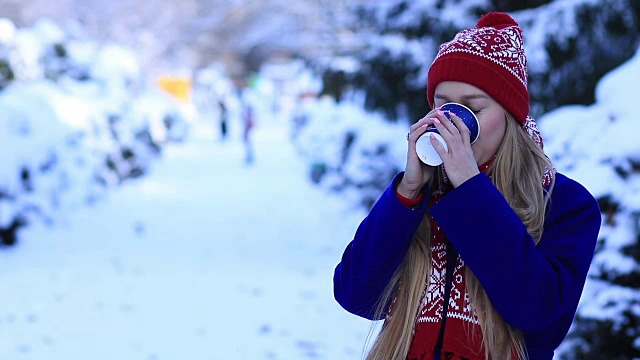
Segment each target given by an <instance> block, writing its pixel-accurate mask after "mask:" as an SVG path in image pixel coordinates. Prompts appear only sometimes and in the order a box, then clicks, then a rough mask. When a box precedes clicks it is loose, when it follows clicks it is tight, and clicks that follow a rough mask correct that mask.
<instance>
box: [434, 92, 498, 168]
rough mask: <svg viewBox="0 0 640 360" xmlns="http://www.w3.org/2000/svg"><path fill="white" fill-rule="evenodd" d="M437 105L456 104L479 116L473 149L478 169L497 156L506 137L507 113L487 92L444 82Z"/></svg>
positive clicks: (435, 99) (436, 100)
mask: <svg viewBox="0 0 640 360" xmlns="http://www.w3.org/2000/svg"><path fill="white" fill-rule="evenodd" d="M434 102H435V106H436V107H440V106H442V105H444V104H446V103H448V102H457V103H459V104H462V105H465V106H466V107H468V108H469V109H471V110H472V111H473V112H474V113H475V114H476V116H477V117H478V121H479V122H480V137H478V140H477V141H476V142H475V143H474V144H472V145H471V149H472V150H473V156H474V157H475V159H476V163H477V164H478V166H480V165H482V164H484V163H485V162H487V161H488V160H489V159H491V157H493V155H495V154H496V152H497V151H498V148H499V147H500V144H501V143H502V139H503V138H504V132H505V129H506V118H505V113H506V112H505V110H504V108H503V107H502V106H500V104H498V103H497V102H496V101H495V100H493V99H492V98H491V97H489V95H487V93H485V92H484V91H482V90H480V89H478V88H477V87H475V86H473V85H470V84H467V83H463V82H458V81H443V82H441V83H439V84H438V86H436V91H435V96H434Z"/></svg>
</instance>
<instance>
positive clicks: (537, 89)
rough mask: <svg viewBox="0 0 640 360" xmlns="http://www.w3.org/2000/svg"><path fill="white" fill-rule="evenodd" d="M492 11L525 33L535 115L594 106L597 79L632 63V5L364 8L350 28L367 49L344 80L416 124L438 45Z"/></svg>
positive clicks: (451, 0) (441, 3)
mask: <svg viewBox="0 0 640 360" xmlns="http://www.w3.org/2000/svg"><path fill="white" fill-rule="evenodd" d="M514 4H516V5H514ZM514 10H518V11H514ZM489 11H512V12H511V14H512V15H513V17H514V18H515V19H516V20H517V21H518V22H519V23H520V25H521V27H522V28H523V30H524V34H525V48H526V51H527V53H528V57H529V69H530V78H529V91H530V93H531V101H532V111H533V114H534V115H540V114H542V113H544V112H546V111H549V110H552V109H554V108H556V107H558V106H561V105H564V104H590V103H592V102H593V101H594V95H593V93H594V88H595V84H596V82H597V81H598V79H599V78H600V77H602V76H603V75H604V74H605V73H606V72H608V71H610V70H611V69H613V68H615V67H616V66H617V65H620V64H621V63H622V62H624V61H625V60H627V59H629V58H630V57H631V55H632V54H633V49H635V48H636V46H637V44H638V43H639V41H640V3H639V2H638V1H634V0H614V1H610V0H595V1H594V0H579V1H571V2H567V1H527V2H505V1H489V0H474V1H460V0H421V1H406V0H393V1H385V2H383V3H377V2H376V3H368V4H365V5H362V6H360V7H357V13H358V14H359V17H358V19H359V21H358V22H356V23H354V25H353V27H354V29H357V31H358V32H360V33H361V34H362V36H363V37H364V40H363V42H364V43H365V44H367V45H368V46H366V47H364V48H363V49H362V51H360V52H358V53H357V54H355V56H357V57H358V58H359V59H360V61H361V63H362V66H361V68H360V70H359V71H357V72H356V73H354V74H349V75H350V76H347V77H346V78H345V79H344V81H345V82H348V83H352V84H355V85H356V87H358V88H359V89H362V90H363V91H365V93H366V106H367V108H369V109H379V110H383V111H384V112H385V113H386V114H387V117H388V118H389V119H390V120H391V121H394V120H396V119H398V118H400V119H405V120H408V121H410V122H413V121H415V119H418V118H420V117H421V115H423V114H424V113H425V112H426V110H427V109H428V105H427V103H426V99H425V96H424V91H425V89H426V83H427V80H428V79H427V71H428V68H429V66H430V64H431V62H432V61H433V58H434V57H435V54H436V52H437V47H438V45H439V44H441V43H442V42H444V41H448V40H450V39H451V38H453V36H454V35H455V33H456V32H457V31H459V30H460V29H463V28H469V27H473V26H475V23H476V21H477V19H478V17H479V16H480V15H481V14H483V13H486V12H489ZM351 55H354V54H351ZM326 71H327V72H329V73H331V72H335V71H333V70H332V69H331V67H330V66H328V67H327V70H326ZM327 78H332V77H331V76H327Z"/></svg>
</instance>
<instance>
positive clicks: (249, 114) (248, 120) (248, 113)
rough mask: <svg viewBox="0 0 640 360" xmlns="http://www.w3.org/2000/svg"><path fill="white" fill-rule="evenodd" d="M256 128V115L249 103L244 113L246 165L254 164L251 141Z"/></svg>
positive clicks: (243, 135)
mask: <svg viewBox="0 0 640 360" xmlns="http://www.w3.org/2000/svg"><path fill="white" fill-rule="evenodd" d="M254 126H255V114H254V111H253V107H252V106H251V104H249V103H245V104H244V106H243V111H242V130H243V131H242V138H243V141H244V147H245V159H244V161H245V163H246V164H247V165H251V164H253V162H254V152H253V151H254V150H253V143H252V141H251V133H252V130H253V127H254Z"/></svg>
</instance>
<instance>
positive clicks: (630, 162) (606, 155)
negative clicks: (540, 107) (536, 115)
mask: <svg viewBox="0 0 640 360" xmlns="http://www.w3.org/2000/svg"><path fill="white" fill-rule="evenodd" d="M638 82H640V49H639V50H638V51H637V52H636V55H635V56H634V57H633V58H632V59H631V60H629V61H628V62H626V63H625V64H624V65H622V66H620V67H619V68H617V69H616V70H615V71H612V72H610V73H609V74H607V75H606V76H605V77H604V78H603V79H602V80H601V81H600V82H599V83H598V86H597V88H596V100H597V101H596V103H595V104H593V105H590V106H566V107H562V108H559V109H557V110H556V111H554V112H552V113H549V114H547V115H545V116H544V117H543V118H541V119H540V123H541V131H542V133H543V135H544V136H545V144H546V145H545V150H546V152H547V153H548V154H549V155H550V156H551V158H552V160H553V161H554V163H555V165H556V166H557V167H558V169H559V170H560V171H561V172H563V173H565V174H567V175H568V176H569V177H571V178H574V179H576V180H578V181H580V182H581V183H582V184H584V185H585V186H586V187H587V189H589V190H590V192H591V193H592V194H593V195H594V196H595V197H596V198H597V199H598V202H599V204H600V208H601V211H602V216H603V225H602V229H601V232H600V237H599V242H598V246H597V249H596V255H595V257H594V261H593V263H592V266H591V269H590V272H589V278H588V280H587V285H586V288H585V292H584V294H583V296H582V300H581V304H580V307H579V309H578V313H577V316H576V319H575V322H574V325H573V327H572V331H571V333H570V336H569V338H568V340H567V341H566V343H565V344H564V345H563V352H562V354H563V355H562V357H561V358H563V359H571V360H573V359H581V360H583V359H594V360H595V359H636V358H640V251H639V250H638V249H640V146H639V145H638V140H637V136H636V133H637V132H638V129H639V127H638V117H639V115H638V108H637V92H636V91H635V90H634V88H633V87H634V86H635V85H634V84H637V83H638Z"/></svg>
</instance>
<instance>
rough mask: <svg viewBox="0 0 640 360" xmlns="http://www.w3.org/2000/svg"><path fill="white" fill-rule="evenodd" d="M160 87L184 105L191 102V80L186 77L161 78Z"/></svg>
mask: <svg viewBox="0 0 640 360" xmlns="http://www.w3.org/2000/svg"><path fill="white" fill-rule="evenodd" d="M158 86H159V87H160V88H161V89H163V90H164V91H166V92H168V93H169V94H171V95H173V96H174V97H175V98H176V99H178V100H180V101H182V102H183V103H189V102H191V79H190V78H188V77H186V76H161V77H159V78H158Z"/></svg>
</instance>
